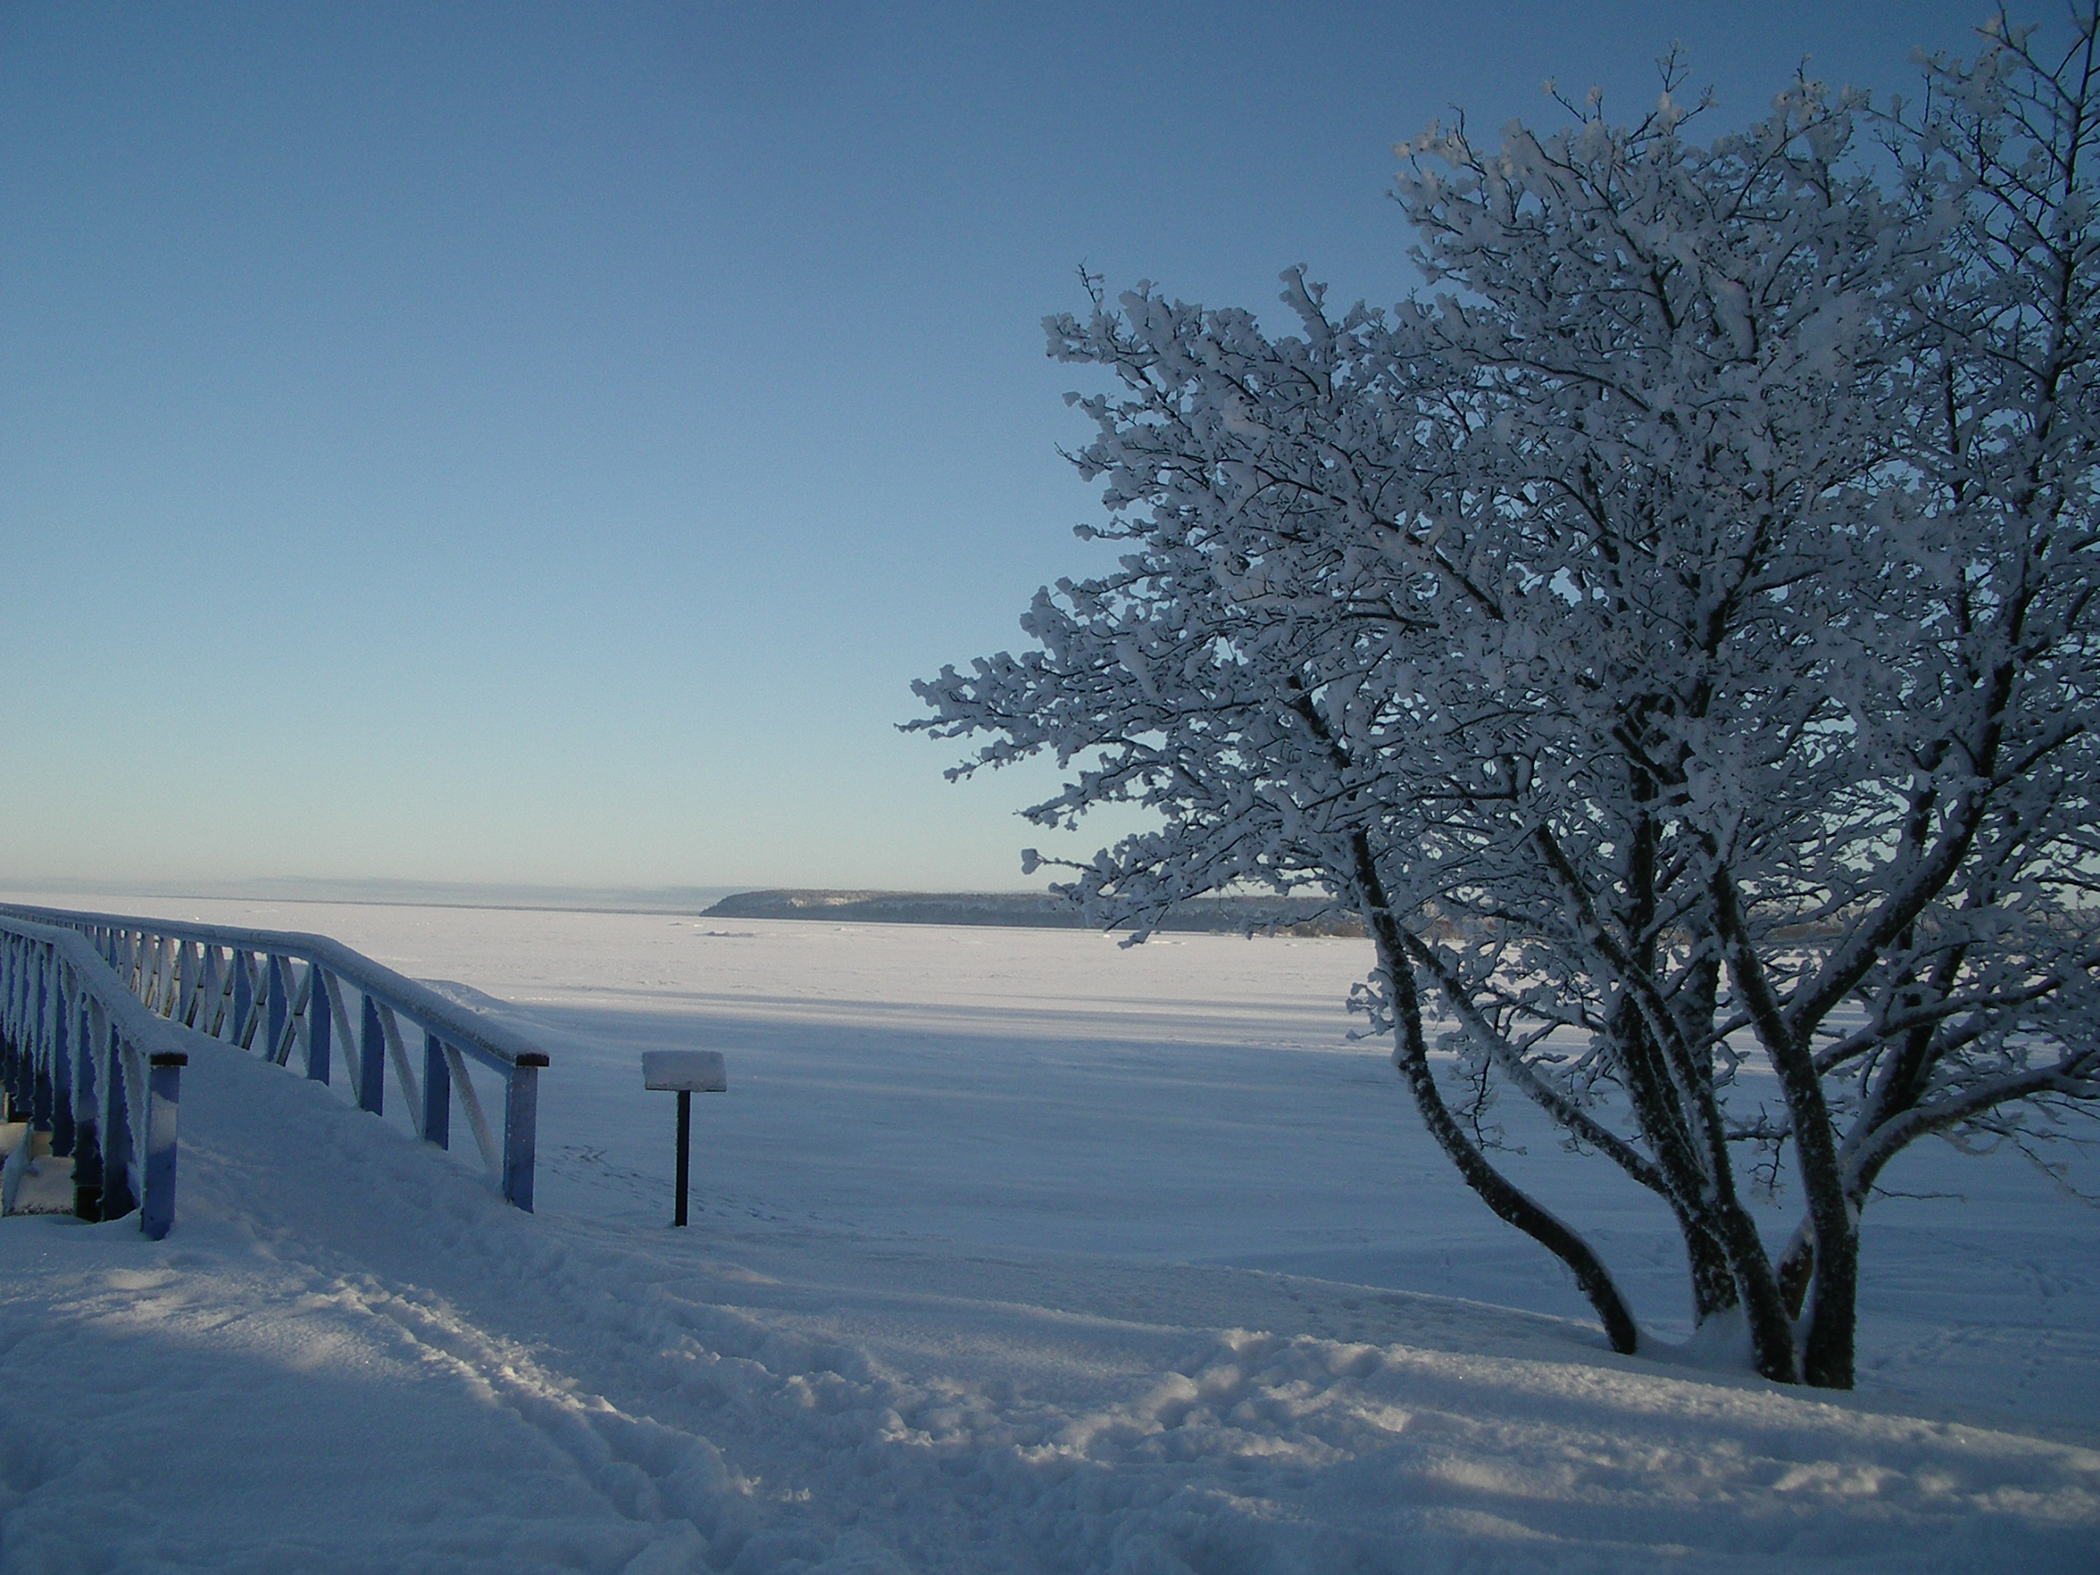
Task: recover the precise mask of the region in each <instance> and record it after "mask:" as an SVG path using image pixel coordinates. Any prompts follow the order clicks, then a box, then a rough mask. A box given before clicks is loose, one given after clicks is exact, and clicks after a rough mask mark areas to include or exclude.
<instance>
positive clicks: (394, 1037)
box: [367, 997, 423, 1137]
mask: <svg viewBox="0 0 2100 1575" xmlns="http://www.w3.org/2000/svg"><path fill="white" fill-rule="evenodd" d="M367 999H369V997H367ZM379 1031H380V1033H381V1034H383V1035H384V1036H385V1038H386V1053H387V1059H388V1060H390V1061H392V1062H393V1063H394V1081H395V1082H397V1083H399V1084H400V1085H401V1103H402V1107H403V1108H404V1109H406V1110H407V1111H408V1119H409V1124H410V1125H411V1126H413V1127H414V1128H415V1129H416V1136H417V1137H421V1136H422V1135H423V1101H422V1096H421V1094H420V1092H419V1091H418V1089H417V1087H416V1074H415V1072H414V1071H413V1070H411V1069H410V1067H409V1064H408V1048H407V1046H405V1045H403V1044H402V1043H401V1025H400V1024H399V1023H397V1022H395V1021H394V1009H393V1008H392V1007H391V1006H389V1005H387V1004H386V1002H384V1001H381V1002H380V1003H379Z"/></svg>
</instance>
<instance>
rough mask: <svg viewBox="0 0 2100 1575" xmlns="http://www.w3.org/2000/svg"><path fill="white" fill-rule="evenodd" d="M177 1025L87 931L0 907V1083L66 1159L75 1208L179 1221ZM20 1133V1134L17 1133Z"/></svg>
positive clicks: (12, 1112)
mask: <svg viewBox="0 0 2100 1575" xmlns="http://www.w3.org/2000/svg"><path fill="white" fill-rule="evenodd" d="M181 1041H182V1035H181V1034H180V1033H178V1032H177V1031H176V1030H175V1029H173V1028H172V1027H170V1026H169V1025H168V1024H167V1023H165V1022H163V1021H161V1020H160V1019H159V1018H157V1017H155V1016H154V1015H153V1014H152V1013H150V1012H148V1011H147V1010H146V1008H145V1007H144V1006H143V1005H141V1004H140V1002H139V1001H138V1000H137V999H136V998H135V997H133V996H132V995H131V993H130V992H129V991H127V990H126V989H125V988H124V987H123V985H122V984H121V983H120V982H119V981H118V979H117V976H116V974H115V973H114V972H113V971H112V970H111V969H110V967H109V966H108V964H107V963H106V962H104V961H103V959H102V958H101V957H100V956H98V955H97V954H96V952H95V949H94V946H93V945H92V944H91V943H90V942H89V940H88V939H87V937H85V936H83V935H80V934H78V933H77V932H75V931H73V930H70V929H66V928H63V927H60V926H56V925H47V924H37V923H33V922H30V921H28V920H25V919H22V918H20V917H18V916H13V915H0V1085H4V1090H5V1094H6V1100H7V1105H8V1111H7V1115H8V1118H9V1119H10V1120H26V1121H28V1122H29V1123H30V1126H31V1130H32V1131H34V1132H48V1133H50V1134H51V1152H52V1153H53V1154H57V1155H60V1156H71V1157H72V1159H73V1212H74V1213H76V1214H79V1215H81V1216H82V1217H83V1218H86V1219H91V1220H113V1219H121V1218H122V1217H123V1216H124V1215H126V1214H129V1213H131V1212H132V1211H133V1210H134V1209H136V1210H137V1211H138V1215H139V1229H140V1230H142V1231H144V1232H145V1233H146V1234H147V1235H148V1236H150V1237H152V1238H154V1239H155V1240H156V1241H157V1240H159V1239H160V1238H161V1237H163V1236H165V1235H167V1233H168V1227H169V1226H170V1225H172V1224H174V1222H175V1116H176V1111H177V1109H178V1107H179V1104H180V1099H181V1094H180V1079H181V1076H182V1068H183V1066H184V1065H185V1064H186V1063H187V1062H188V1060H189V1057H188V1055H187V1054H186V1053H185V1052H184V1051H183V1049H182V1044H181ZM25 1141H27V1139H25Z"/></svg>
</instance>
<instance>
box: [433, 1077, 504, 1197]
mask: <svg viewBox="0 0 2100 1575" xmlns="http://www.w3.org/2000/svg"><path fill="white" fill-rule="evenodd" d="M445 1060H446V1061H447V1062H448V1063H449V1064H450V1065H451V1067H452V1086H453V1087H454V1088H456V1089H458V1090H459V1106H460V1108H461V1109H462V1110H464V1111H466V1113H467V1126H468V1128H469V1129H470V1130H471V1131H472V1132H473V1134H474V1146H475V1147H476V1148H478V1149H480V1150H481V1162H482V1164H484V1165H486V1166H488V1168H489V1174H490V1175H491V1176H496V1177H500V1176H501V1175H502V1174H503V1167H502V1162H501V1161H500V1160H498V1159H497V1158H496V1138H495V1134H493V1133H492V1132H490V1131H489V1118H488V1117H487V1116H485V1115H483V1114H482V1113H481V1096H480V1095H479V1094H477V1093H476V1092H475V1091H474V1079H472V1078H471V1077H469V1076H467V1068H466V1063H465V1062H463V1061H461V1060H460V1057H459V1051H458V1050H456V1049H455V1048H454V1047H453V1046H451V1045H450V1044H448V1045H446V1046H445Z"/></svg>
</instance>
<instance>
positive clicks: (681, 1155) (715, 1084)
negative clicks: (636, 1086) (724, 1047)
mask: <svg viewBox="0 0 2100 1575" xmlns="http://www.w3.org/2000/svg"><path fill="white" fill-rule="evenodd" d="M642 1087H644V1088H648V1089H666V1090H671V1089H675V1090H676V1091H677V1094H678V1209H677V1212H676V1213H675V1214H673V1215H672V1216H671V1223H672V1224H673V1225H683V1224H684V1223H685V1186H686V1176H687V1173H688V1170H689V1168H690V1166H691V1162H692V1144H693V1095H695V1094H721V1093H727V1092H728V1090H729V1072H728V1069H727V1068H726V1067H724V1066H723V1064H722V1052H721V1051H719V1050H645V1051H643V1052H642Z"/></svg>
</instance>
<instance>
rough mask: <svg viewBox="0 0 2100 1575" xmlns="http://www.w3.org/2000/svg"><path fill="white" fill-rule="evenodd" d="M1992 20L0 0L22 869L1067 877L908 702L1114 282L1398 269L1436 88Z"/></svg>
mask: <svg viewBox="0 0 2100 1575" xmlns="http://www.w3.org/2000/svg"><path fill="white" fill-rule="evenodd" d="M1986 14H1988V6H1987V5H1986V4H1985V3H1984V0H1963V3H1947V0H1919V3H1916V4H1871V3H1863V0H1779V3H1772V4H1764V5H1754V6H1753V5H1737V4H1720V3H1711V0H1709V3H1702V4H1689V3H1687V4H1676V5H1670V4H1649V3H1636V0H1623V3H1606V0H1553V3H1550V4H1549V3H1523V4H1503V5H1498V4H1494V3H1481V4H1476V5H1472V6H1465V7H1450V6H1431V5H1425V4H1413V3H1396V4H1389V5H1342V4H1319V3H1312V0H1305V3H1299V4H1295V5H1291V6H1281V5H1257V4H1227V3H1217V4H1208V5H1195V4H1125V5H1091V4H1058V5H1047V4H1046V5H997V4H977V5H960V4H955V5H950V4H928V5H916V6H882V5H872V4H870V5H853V4H809V5H792V4H779V5H757V4H719V5H678V4H668V3H667V4H652V5H605V6H592V5H525V4H517V5H440V6H386V5H338V6H308V5H253V6H239V5H183V6H177V5H157V6H141V5H90V4H80V5H60V4H29V3H21V0H0V552H4V561H0V651H4V653H5V655H6V663H5V673H4V677H0V736H4V738H5V740H6V743H5V753H4V756H0V759H4V761H5V769H6V778H7V780H6V785H5V789H4V798H0V802H4V804H5V806H6V813H5V814H4V816H0V883H16V884H20V883H23V882H27V881H35V880H39V879H71V880H85V881H104V882H110V883H113V884H116V885H119V886H121V885H123V884H124V883H126V882H139V883H145V882H165V881H169V880H186V879H199V880H202V879H210V880H218V881H223V880H242V879H249V878H269V877H283V876H308V877H320V878H332V879H390V880H429V881H470V882H491V883H529V884H535V885H546V884H560V885H581V886H614V885H618V886H648V885H665V886H671V885H699V886H755V885H805V886H807V885H829V886H889V887H925V888H944V887H945V888H954V887H969V888H976V889H991V888H1002V887H1013V888H1021V887H1026V886H1029V885H1040V884H1041V877H1038V878H1037V879H1036V880H1035V881H1032V882H1031V881H1026V880H1024V879H1023V878H1022V877H1021V875H1020V872H1019V862H1018V850H1019V849H1020V848H1021V847H1023V846H1024V845H1032V844H1034V845H1042V846H1044V847H1045V848H1046V849H1048V848H1051V847H1054V846H1056V845H1057V844H1056V843H1055V842H1053V840H1052V839H1050V838H1049V837H1048V836H1047V835H1046V834H1044V833H1042V832H1040V831H1037V830H1036V829H1035V828H1033V827H1030V826H1028V825H1027V824H1026V823H1024V822H1022V821H1021V820H1019V819H1018V818H1016V817H1015V815H1014V813H1013V812H1014V810H1015V809H1017V808H1018V807H1019V806H1020V805H1021V804H1022V803H1024V802H1027V801H1029V800H1030V799H1032V798H1036V797H1041V796H1043V795H1044V794H1045V793H1046V792H1047V791H1048V788H1049V785H1050V783H1051V782H1052V780H1053V779H1052V776H1051V774H1050V772H1049V770H1048V769H1047V768H1045V769H1044V770H1043V771H1040V772H1036V773H1034V774H1032V775H1031V774H1029V773H1027V772H1020V771H1017V772H1010V773H1005V774H1000V775H994V776H989V777H985V778H982V779H980V780H978V781H977V782H974V783H972V784H968V785H966V786H961V787H956V786H950V785H948V784H946V783H944V782H943V781H942V780H941V771H942V769H943V768H944V767H946V766H948V765H950V764H951V763H953V760H954V759H955V758H956V755H957V750H956V748H955V746H953V745H944V744H940V743H936V742H931V741H929V740H927V739H925V738H923V737H919V736H906V735H903V734H900V733H898V732H897V731H896V728H895V724H896V723H897V722H899V721H902V720H904V719H907V718H909V717H911V716H913V715H915V714H917V712H918V710H919V707H918V703H917V702H916V701H915V700H914V698H913V696H912V695H911V692H910V688H909V685H910V682H911V680H912V679H913V678H916V677H922V676H928V675H930V674H932V673H933V672H935V671H937V670H938V669H939V667H940V666H941V664H942V663H943V662H956V663H958V664H963V663H966V662H967V660H968V659H969V658H970V657H972V656H975V655H979V654H982V653H986V652H989V651H992V650H996V649H1000V648H1012V647H1017V646H1019V645H1020V644H1022V643H1023V639H1024V637H1023V636H1022V635H1021V633H1020V631H1019V629H1018V628H1017V626H1016V619H1017V617H1018V616H1019V614H1020V613H1021V611H1022V610H1023V609H1024V608H1025V607H1026V605H1027V603H1028V600H1029V597H1030V596H1031V594H1032V593H1033V591H1034V589H1035V588H1036V586H1038V585H1039V584H1042V583H1044V582H1045V581H1048V580H1052V579H1055V578H1056V577H1057V576H1059V575H1062V574H1076V573H1081V572H1085V571H1087V570H1088V569H1090V568H1093V567H1096V566H1098V565H1099V564H1100V563H1101V562H1103V561H1104V560H1103V559H1102V557H1101V556H1100V552H1101V549H1099V548H1098V547H1097V548H1089V547H1086V546H1084V545H1082V544H1081V543H1079V542H1077V541H1075V540H1074V539H1073V537H1072V535H1071V526H1072V525H1073V524H1075V523H1077V522H1080V521H1083V520H1089V519H1098V518H1099V509H1098V505H1097V502H1096V492H1097V488H1095V487H1091V486H1088V485H1086V484H1083V483H1081V482H1080V481H1079V480H1078V479H1077V477H1076V476H1074V475H1073V474H1072V473H1071V472H1070V470H1069V467H1067V466H1066V465H1065V464H1064V462H1063V461H1062V460H1060V459H1059V457H1058V455H1057V452H1056V448H1057V445H1059V444H1066V445H1072V444H1076V443H1078V442H1080V441H1083V440H1084V438H1085V436H1086V427H1085V424H1084V422H1083V420H1082V419H1081V418H1080V417H1079V416H1078V415H1077V414H1076V413H1074V412H1072V411H1070V410H1068V409H1066V408H1065V406H1064V403H1063V401H1062V398H1061V395H1062V394H1063V392H1064V391H1065V390H1066V389H1068V388H1072V387H1075V386H1079V385H1080V384H1081V383H1083V382H1084V381H1085V379H1084V377H1083V376H1082V374H1081V373H1080V372H1079V370H1078V369H1072V368H1064V367H1059V366H1057V365H1056V364H1054V363H1052V362H1050V361H1048V360H1047V359H1046V357H1045V356H1044V353H1043V335H1042V329H1041V326H1040V320H1041V318H1042V317H1043V315H1044V314H1045V313H1048V312H1053V311H1064V310H1073V309H1077V308H1078V307H1080V306H1081V305H1083V297H1082V295H1081V293H1080V289H1079V285H1078V283H1077V281H1076V278H1075V271H1076V269H1077V268H1078V267H1079V265H1081V264H1082V263H1084V264H1085V265H1086V266H1088V267H1090V268H1092V269H1094V270H1096V271H1098V272H1101V273H1103V274H1104V275H1106V277H1107V280H1108V282H1109V285H1110V287H1111V288H1112V289H1113V288H1118V287H1122V286H1126V285H1128V284H1130V283H1131V282H1133V281H1135V280H1137V279H1140V278H1149V279H1153V280H1157V281H1159V282H1160V283H1161V284H1162V286H1163V287H1164V288H1165V289H1166V290H1167V291H1168V292H1169V293H1171V294H1173V295H1177V296H1180V297H1182V298H1184V299H1189V300H1201V301H1205V302H1207V303H1211V304H1219V305H1223V304H1235V305H1244V306H1249V307H1252V308H1255V309H1257V310H1260V311H1262V312H1264V313H1265V314H1266V313H1268V312H1270V311H1271V309H1272V308H1273V307H1274V305H1275V297H1276V291H1277V284H1276V275H1277V273H1278V272H1279V270H1281V269H1282V268H1284V267H1286V266H1287V265H1289V264H1292V263H1294V262H1304V263H1306V264H1308V265H1309V266H1310V270H1311V272H1312V274H1313V276H1314V277H1315V278H1319V279H1324V280H1327V281H1329V282H1330V284H1331V287H1332V296H1333V297H1334V298H1337V299H1340V300H1355V299H1358V298H1366V299H1369V300H1372V301H1374V302H1379V303H1390V302H1392V301H1393V300H1395V299H1397V298H1399V297H1400V296H1402V295H1404V294H1405V293H1407V292H1408V291H1409V290H1410V289H1411V288H1413V287H1414V285H1415V283H1416V277H1415V275H1414V273H1413V270H1412V269H1411V267H1410V266H1409V264H1408V262H1407V257H1406V252H1407V247H1408V244H1409V238H1408V236H1407V234H1406V231H1405V228H1404V226H1403V225H1402V224H1401V222H1400V218H1399V214H1398V211H1397V209H1395V208H1394V206H1393V205H1392V204H1391V203H1390V202H1388V201H1386V200H1384V193H1385V192H1386V191H1387V190H1388V188H1389V186H1390V183H1391V176H1392V172H1393V168H1394V160H1393V155H1392V144H1393V143H1394V142H1396V141H1398V140H1399V139H1401V138H1403V137H1406V136H1410V135H1412V134H1413V133H1415V132H1416V131H1418V130H1420V129H1421V128H1422V126H1423V125H1424V124H1425V123H1426V122H1427V121H1429V120H1430V119H1431V118H1433V117H1438V116H1443V117H1446V118H1448V116H1449V114H1450V112H1451V108H1452V106H1454V105H1456V106H1462V107H1464V108H1465V109H1466V110H1467V112H1468V115H1469V120H1470V122H1471V123H1472V124H1473V125H1474V126H1476V127H1499V126H1500V125H1502V124H1503V123H1504V122H1506V121H1507V120H1508V119H1509V118H1510V117H1512V116H1522V117H1523V118H1525V119H1526V120H1527V121H1530V122H1532V123H1533V124H1547V125H1550V124H1553V123H1555V122H1556V121H1557V120H1558V119H1559V118H1560V116H1561V111H1559V110H1557V109H1556V108H1555V107H1554V106H1553V105H1552V104H1551V103H1550V102H1549V101H1547V100H1546V99H1545V98H1544V97H1543V96H1542V94H1541V92H1540V83H1541V82H1542V81H1543V80H1544V79H1545V78H1548V77H1552V78H1555V79H1557V80H1558V82H1559V83H1560V84H1561V86H1562V88H1563V89H1564V90H1568V91H1570V92H1572V94H1573V95H1574V96H1577V97H1579V96H1580V95H1581V93H1582V92H1583V91H1584V90H1586V89H1587V88H1588V87H1589V86H1590V85H1592V84H1596V85H1600V86H1602V87H1603V88H1604V90H1605V93H1606V101H1605V102H1606V109H1607V112H1609V111H1611V110H1612V109H1613V108H1614V107H1615V106H1616V107H1617V109H1618V110H1620V111H1621V112H1622V113H1623V114H1624V115H1626V116H1629V117H1630V116H1632V115H1635V114H1637V113H1638V112H1639V111H1640V110H1641V109H1642V108H1645V107H1647V105H1648V104H1650V103H1652V101H1653V98H1654V95H1655V92H1656V74H1655V67H1654V65H1653V61H1654V58H1655V57H1656V56H1657V55H1658V54H1660V53H1661V52H1662V51H1664V50H1665V49H1667V48H1668V47H1669V45H1670V44H1671V42H1672V41H1673V40H1682V41H1683V43H1684V44H1685V46H1686V48H1687V50H1688V52H1689V55H1690V58H1691V62H1692V86H1693V87H1695V88H1696V87H1702V86H1704V85H1706V84H1708V83H1711V84H1712V85H1713V86H1714V88H1715V90H1716V92H1717V94H1718V96H1719V100H1720V105H1719V109H1718V111H1717V114H1716V117H1715V119H1714V120H1713V121H1712V122H1711V124H1712V126H1713V128H1714V129H1716V130H1718V129H1721V127H1722V126H1723V125H1724V124H1725V125H1736V124H1741V123H1743V122H1745V121H1748V120H1750V119H1752V118H1754V117H1755V116H1756V115H1757V114H1758V113H1760V112H1761V111H1762V109H1763V108H1764V107H1765V105H1766V104H1767V103H1768V101H1769V99H1770V96H1771V94H1772V93H1773V92H1774V91H1775V90H1777V89H1778V88H1779V87H1780V86H1782V85H1783V83H1784V82H1785V81H1786V79H1787V78H1788V77H1789V76H1791V74H1792V73H1793V71H1794V69H1795V67H1796V66H1797V64H1798V63H1799V62H1800V61H1801V60H1802V59H1803V57H1806V58H1807V61H1808V69H1809V71H1810V73H1811V74H1812V75H1816V76H1820V77H1823V78H1825V79H1827V80H1829V81H1832V82H1834V83H1850V84H1855V85H1860V86H1866V87H1870V88H1873V89H1874V90H1876V92H1877V93H1878V94H1884V95H1885V94H1886V93H1887V92H1889V91H1891V90H1894V91H1897V92H1908V91H1910V90H1911V88H1912V85H1913V83H1914V80H1915V71H1914V68H1913V67H1912V66H1911V65H1910V64H1909V59H1910V52H1911V50H1912V48H1913V47H1914V46H1924V47H1927V48H1929V49H1948V50H1952V51H1954V52H1956V53H1960V54H1972V53H1974V51H1975V47H1976V46H1975V41H1974V35H1973V33H1972V32H1971V31H1970V27H1971V24H1973V23H1974V22H1975V21H1977V20H1978V19H1980V18H1981V17H1982V16H1984V15H1986ZM2032 14H2033V15H2034V16H2035V17H2036V18H2038V19H2039V20H2041V21H2042V22H2043V23H2044V25H2045V26H2046V25H2048V24H2051V23H2053V24H2054V28H2053V29H2052V30H2053V31H2061V30H2062V29H2063V22H2062V20H2061V9H2060V8H2059V7H2055V6H2050V5H2044V6H2042V7H2039V8H2037V9H2036V10H2034V11H2033V13H2032ZM1115 829H1116V828H1115V827H1114V826H1113V825H1104V826H1103V827H1102V828H1101V830H1100V831H1098V832H1093V833H1087V832H1082V833H1081V835H1080V836H1079V837H1077V838H1067V839H1064V841H1065V844H1066V846H1065V847H1064V848H1063V850H1062V851H1066V852H1069V853H1074V854H1083V853H1085V852H1088V851H1091V849H1092V848H1093V847H1094V846H1096V845H1097V844H1098V843H1099V842H1100V841H1102V840H1105V839H1106V838H1107V837H1108V836H1109V835H1110V834H1112V833H1113V831H1114V830H1115Z"/></svg>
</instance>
